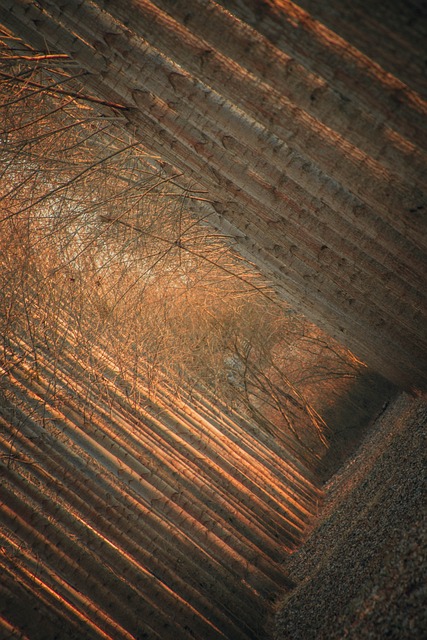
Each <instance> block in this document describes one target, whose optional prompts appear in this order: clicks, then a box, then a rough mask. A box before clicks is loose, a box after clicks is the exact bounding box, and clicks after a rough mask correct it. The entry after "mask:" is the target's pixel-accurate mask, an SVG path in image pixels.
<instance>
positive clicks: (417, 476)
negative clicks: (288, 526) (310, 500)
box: [274, 394, 427, 640]
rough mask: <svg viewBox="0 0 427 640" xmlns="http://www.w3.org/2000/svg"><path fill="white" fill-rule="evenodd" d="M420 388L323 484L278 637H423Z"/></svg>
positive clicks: (426, 622)
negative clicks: (321, 499) (317, 511)
mask: <svg viewBox="0 0 427 640" xmlns="http://www.w3.org/2000/svg"><path fill="white" fill-rule="evenodd" d="M426 424H427V401H426V398H412V397H410V396H408V395H406V394H402V395H400V396H399V397H398V398H397V399H396V400H395V401H394V402H393V403H392V404H391V405H390V406H389V407H388V408H387V410H386V411H385V412H384V413H383V414H382V416H381V417H380V418H379V419H378V420H377V422H376V424H375V427H374V428H373V429H372V430H371V431H370V432H369V433H368V434H367V436H366V437H365V439H364V441H363V443H362V445H361V446H360V448H359V449H358V451H357V452H356V454H355V455H354V456H353V457H352V458H350V459H349V460H348V461H347V463H346V464H345V465H344V466H343V467H342V469H341V470H340V471H339V472H338V473H337V474H336V475H335V476H333V478H332V479H331V480H330V481H329V483H328V484H327V485H325V489H326V498H325V503H324V505H323V508H322V511H321V514H320V516H319V520H318V522H317V525H316V527H315V529H314V530H313V531H312V533H311V535H310V537H309V538H308V539H307V541H306V542H305V543H304V545H303V546H302V547H301V549H300V550H299V551H298V552H296V553H295V554H294V555H293V556H291V557H290V559H289V561H288V563H287V565H286V567H285V571H286V572H287V573H288V574H289V577H290V578H291V579H292V580H293V581H294V582H295V583H296V584H297V586H296V587H295V589H293V590H292V591H291V592H290V593H288V594H287V595H286V597H285V598H284V599H283V600H282V601H281V602H280V603H279V604H278V606H277V614H276V620H275V634H274V639H275V640H312V639H313V640H335V639H337V640H338V639H341V638H351V639H353V640H365V639H366V640H368V639H369V640H377V639H378V640H382V639H383V638H384V639H385V638H390V639H395V640H404V639H406V638H408V639H409V638H410V639H416V640H418V639H419V640H421V639H423V638H427V617H426V613H425V611H426V609H427V607H426V604H427V602H426V579H425V576H426V537H427V535H426V508H425V504H426V501H425V496H426V447H425V444H426V443H425V426H426Z"/></svg>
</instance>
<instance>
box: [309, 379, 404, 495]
mask: <svg viewBox="0 0 427 640" xmlns="http://www.w3.org/2000/svg"><path fill="white" fill-rule="evenodd" d="M398 393H399V390H398V389H397V388H396V387H395V386H394V385H393V384H392V383H391V382H389V381H388V380H386V379H385V378H383V377H382V376H380V375H379V374H377V373H375V372H374V371H370V370H366V372H364V373H361V374H360V375H359V376H358V377H357V378H355V381H354V384H353V385H352V386H351V387H349V388H348V390H347V392H346V393H344V394H342V395H341V396H340V397H339V398H338V399H337V401H336V402H335V403H334V404H333V405H330V406H329V407H328V408H327V409H326V410H324V411H323V413H322V415H323V418H324V419H325V421H326V423H327V424H328V425H329V427H330V428H331V430H332V436H331V438H330V446H329V449H328V451H327V453H326V455H325V456H324V457H323V458H322V460H321V462H320V464H319V468H318V473H319V478H320V479H321V480H322V481H323V482H325V481H327V480H328V479H329V478H330V477H331V476H332V475H333V474H334V473H336V471H337V470H338V469H339V468H340V467H341V465H342V464H343V463H344V462H345V460H346V459H347V458H348V457H349V456H350V455H351V454H352V453H353V452H354V451H355V449H356V448H357V447H358V445H359V444H360V442H361V440H362V438H363V437H364V435H365V434H366V433H367V431H369V429H370V428H372V426H373V424H374V423H375V420H376V419H377V418H378V417H379V416H380V415H381V413H382V412H383V411H385V409H386V408H387V406H388V403H389V402H390V400H392V399H393V398H394V397H395V396H396V395H397V394H398Z"/></svg>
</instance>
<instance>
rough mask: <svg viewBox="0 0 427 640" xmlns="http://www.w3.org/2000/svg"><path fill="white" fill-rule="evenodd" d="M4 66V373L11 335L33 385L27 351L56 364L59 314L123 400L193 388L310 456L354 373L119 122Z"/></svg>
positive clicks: (61, 84) (13, 63)
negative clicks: (326, 404)
mask: <svg viewBox="0 0 427 640" xmlns="http://www.w3.org/2000/svg"><path fill="white" fill-rule="evenodd" d="M17 54H18V55H17ZM2 58H3V60H2V63H3V64H2V71H1V79H2V82H1V85H0V87H1V91H2V107H1V108H2V127H3V130H2V145H1V149H0V153H1V164H2V167H3V174H2V185H3V186H2V194H1V199H2V215H1V223H0V224H1V243H2V254H1V255H2V271H1V278H2V283H1V284H2V286H1V291H2V301H1V302H2V324H3V326H2V335H3V356H4V359H5V361H7V358H8V340H9V336H11V335H13V333H14V332H18V333H19V331H26V332H28V334H29V335H30V336H31V341H32V345H33V349H32V354H31V357H32V358H33V361H34V367H35V371H36V369H37V352H38V349H39V348H45V349H46V348H47V349H49V350H51V352H52V358H54V357H58V355H59V354H60V348H61V347H60V344H61V342H60V340H61V338H60V337H59V336H61V335H62V333H61V332H63V331H64V330H65V329H64V327H59V324H60V322H61V321H60V320H59V318H60V314H61V313H62V311H63V310H66V311H67V313H68V314H69V315H70V316H71V317H72V318H73V319H74V322H75V323H76V326H77V327H79V330H80V333H81V335H80V339H79V344H80V347H81V350H82V354H83V352H84V353H85V354H86V355H85V357H86V358H87V359H88V360H87V362H90V352H91V349H93V348H94V345H99V346H101V347H103V348H108V350H110V351H111V352H112V353H114V357H115V362H116V365H117V367H118V368H119V369H120V372H121V374H122V376H123V378H124V379H127V380H128V393H129V397H130V398H133V396H132V393H133V388H134V386H135V385H134V383H133V382H132V381H135V380H136V379H137V378H138V377H139V376H142V377H143V378H144V380H145V381H146V384H147V385H148V387H149V388H150V390H151V392H152V393H155V390H156V385H157V384H159V382H160V381H161V380H168V381H169V383H172V384H174V385H175V388H176V391H177V393H179V389H180V388H181V387H182V386H183V387H185V388H186V389H190V388H192V387H193V386H195V387H197V388H199V389H206V390H209V392H211V393H214V394H216V395H217V396H218V397H219V398H220V399H221V400H222V401H224V402H225V403H226V404H227V403H229V404H230V406H234V407H236V406H237V407H238V408H239V410H242V411H244V412H245V413H246V414H247V415H250V416H251V417H252V418H254V419H255V420H257V421H258V422H259V423H260V424H262V426H263V428H265V429H267V430H270V431H271V432H273V433H275V434H276V435H278V436H280V434H281V433H283V432H287V433H288V434H292V435H293V437H294V438H296V439H297V440H299V441H300V443H305V445H306V446H307V447H314V448H315V449H316V448H317V447H318V446H319V444H320V447H321V448H322V446H323V445H324V444H325V438H326V437H327V429H326V425H325V423H324V421H323V420H322V418H321V416H320V414H321V411H322V402H323V396H324V389H325V385H326V386H327V387H328V389H329V391H332V393H333V390H332V389H331V388H330V387H331V381H333V382H334V384H335V386H336V389H338V388H339V385H338V386H337V380H340V381H341V382H340V384H341V390H342V388H343V387H342V385H343V380H346V379H351V378H353V377H354V376H355V375H356V372H357V371H358V370H359V369H360V366H361V365H360V363H359V362H357V361H356V360H355V359H354V358H353V357H352V356H351V354H350V353H349V352H348V351H346V350H344V349H342V348H339V347H338V346H337V345H334V344H333V343H332V342H331V341H330V340H327V339H326V338H325V337H324V336H322V335H321V334H320V332H319V331H318V330H316V329H315V328H314V327H313V326H312V325H309V324H308V323H307V322H306V321H304V319H303V318H302V317H300V316H299V315H298V314H296V313H294V312H293V311H292V310H291V309H290V308H288V307H287V306H286V305H285V304H284V303H281V302H279V301H278V300H277V298H276V297H275V296H274V294H273V292H272V291H271V289H270V288H269V286H268V283H266V282H265V281H263V280H262V279H261V277H260V276H258V275H257V273H256V272H255V271H254V269H253V268H252V265H251V264H249V263H248V262H245V261H243V260H242V259H241V258H240V257H239V256H238V255H237V254H236V253H235V252H234V251H233V246H232V244H231V242H230V239H229V238H226V237H224V236H223V235H221V234H219V233H215V232H214V231H212V229H211V228H210V227H208V226H207V225H206V224H203V220H205V221H208V215H209V209H208V206H207V205H208V203H209V196H208V194H206V193H205V192H204V191H203V190H201V189H200V188H199V187H198V186H197V185H194V184H191V183H190V182H189V181H188V180H186V178H185V176H181V175H178V174H177V172H176V171H171V170H170V168H169V167H168V166H165V165H164V163H162V162H161V161H160V160H159V158H156V157H153V156H152V155H148V154H147V152H146V151H145V150H144V148H143V147H142V146H141V145H140V144H136V143H135V142H134V141H133V139H132V138H131V137H130V136H127V135H126V134H124V133H123V130H122V129H121V128H119V127H118V126H117V121H120V117H121V116H120V111H119V110H118V109H115V110H114V109H112V108H111V107H110V106H106V105H103V104H100V103H99V101H96V99H94V98H93V97H92V96H89V95H86V94H84V93H83V92H82V91H81V89H79V85H76V80H75V79H74V78H73V75H74V74H73V65H72V64H70V67H69V71H68V73H65V72H64V71H63V69H62V68H61V70H58V69H56V68H55V67H54V66H53V61H52V60H51V59H49V58H42V59H40V57H39V56H37V55H36V54H34V53H33V52H31V51H26V52H25V53H24V52H20V51H19V50H18V52H17V49H16V47H15V49H14V50H10V49H8V48H7V47H6V46H4V48H3V50H2ZM94 100H95V101H94ZM203 208H205V214H203V213H202V215H201V213H200V212H201V211H203ZM195 209H197V213H198V216H197V220H196V218H195V216H194V214H193V213H192V212H193V211H194V210H195ZM200 217H202V223H200ZM22 310H24V313H23V312H22ZM82 354H76V358H79V357H83V355H82ZM344 384H345V383H344ZM322 385H323V387H322ZM133 401H137V398H133Z"/></svg>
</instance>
